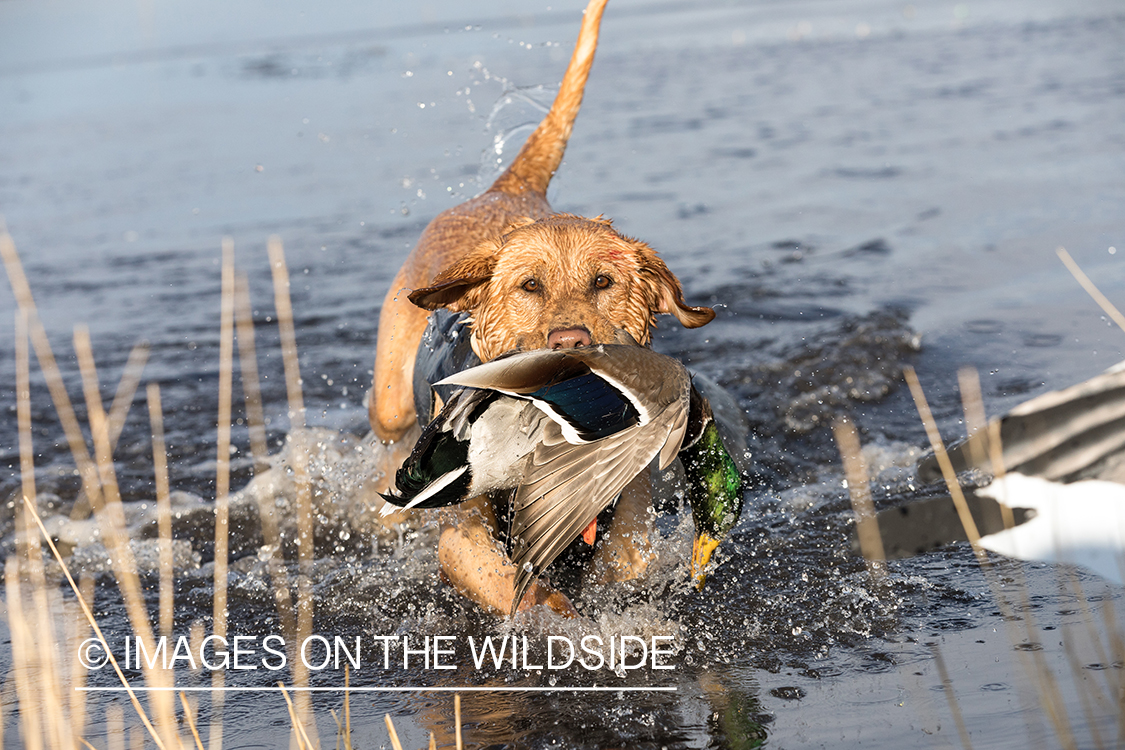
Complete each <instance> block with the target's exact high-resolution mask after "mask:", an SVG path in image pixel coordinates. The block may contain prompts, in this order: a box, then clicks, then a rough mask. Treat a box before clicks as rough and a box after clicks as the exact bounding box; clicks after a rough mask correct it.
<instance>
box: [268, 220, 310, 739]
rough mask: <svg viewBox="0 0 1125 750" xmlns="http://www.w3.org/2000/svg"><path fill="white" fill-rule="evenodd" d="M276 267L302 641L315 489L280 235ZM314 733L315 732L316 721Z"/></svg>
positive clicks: (274, 244) (274, 247)
mask: <svg viewBox="0 0 1125 750" xmlns="http://www.w3.org/2000/svg"><path fill="white" fill-rule="evenodd" d="M268 250H269V258H270V267H271V269H272V270H273V288H274V304H275V306H276V308H277V325H278V329H279V330H280V333H281V353H282V359H283V362H284V366H285V388H286V392H287V394H288V398H289V439H290V440H291V441H292V442H293V444H292V450H291V452H290V453H291V455H292V460H293V479H294V483H295V484H296V490H297V569H298V574H297V640H298V642H301V643H303V642H304V641H305V639H306V638H308V637H309V636H310V635H312V627H313V600H312V584H311V579H310V571H311V569H312V563H313V522H312V491H311V487H310V486H309V476H308V467H307V465H306V463H305V461H306V459H307V456H306V452H305V451H306V449H305V440H306V436H305V434H304V429H305V402H304V396H303V394H302V392H301V370H300V363H299V362H298V360H297V335H296V332H295V330H294V327H293V305H292V302H291V300H290V297H289V268H288V267H287V266H286V263H285V250H284V248H283V247H282V244H281V238H280V237H278V236H277V235H273V236H271V237H270V239H269V243H268ZM308 679H309V678H308V670H307V668H306V667H305V666H304V663H303V661H302V660H297V662H296V663H295V664H294V665H293V682H294V684H296V685H297V686H298V687H307V686H308ZM297 701H298V708H299V709H300V711H299V713H300V715H301V717H303V718H307V719H308V721H309V723H311V724H312V701H311V699H310V697H309V694H308V693H307V692H304V691H302V692H301V693H299V694H298V695H297ZM312 726H313V733H314V734H315V732H316V728H315V724H312Z"/></svg>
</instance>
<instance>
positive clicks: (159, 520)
mask: <svg viewBox="0 0 1125 750" xmlns="http://www.w3.org/2000/svg"><path fill="white" fill-rule="evenodd" d="M147 395H148V419H149V426H150V427H151V428H152V471H153V474H154V475H155V477H156V525H157V530H158V534H159V537H160V634H161V635H163V636H171V635H172V624H173V615H174V608H173V595H174V593H175V586H174V585H173V583H174V582H173V580H172V567H173V557H172V499H171V492H170V491H169V483H168V451H167V448H166V446H165V445H164V410H163V408H162V407H161V405H160V386H159V385H157V384H156V383H149V384H148V392H147Z"/></svg>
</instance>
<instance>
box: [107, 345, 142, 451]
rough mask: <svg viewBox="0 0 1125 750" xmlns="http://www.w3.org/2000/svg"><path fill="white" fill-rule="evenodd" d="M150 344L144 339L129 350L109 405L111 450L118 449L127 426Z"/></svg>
mask: <svg viewBox="0 0 1125 750" xmlns="http://www.w3.org/2000/svg"><path fill="white" fill-rule="evenodd" d="M148 355H149V345H148V342H147V341H142V342H141V343H139V344H137V345H136V346H134V347H133V349H132V351H130V352H129V359H128V361H127V362H126V363H125V369H124V371H123V372H122V373H121V380H120V381H118V383H117V392H116V393H115V394H114V395H113V403H112V404H111V405H110V407H109V446H110V450H111V451H113V450H116V449H117V440H118V438H120V437H121V430H122V429H124V427H125V420H126V419H127V418H128V417H129V408H130V407H131V406H132V405H133V398H134V396H136V394H137V386H138V385H140V382H141V374H142V373H143V372H144V369H145V364H146V363H147V362H148Z"/></svg>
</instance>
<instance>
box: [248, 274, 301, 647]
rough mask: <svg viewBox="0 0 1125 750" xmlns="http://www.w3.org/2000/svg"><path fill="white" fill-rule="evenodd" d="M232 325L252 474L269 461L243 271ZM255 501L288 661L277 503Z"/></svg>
mask: <svg viewBox="0 0 1125 750" xmlns="http://www.w3.org/2000/svg"><path fill="white" fill-rule="evenodd" d="M234 302H235V315H234V319H235V326H236V328H237V332H238V336H237V338H238V369H239V372H240V373H241V375H242V393H243V398H244V401H245V408H246V423H247V428H248V430H249V433H250V455H251V456H252V457H253V460H254V473H255V474H257V471H258V468H259V467H261V466H265V465H266V464H267V462H268V460H269V456H268V450H267V447H266V424H265V417H264V415H263V411H262V389H261V384H260V380H259V376H258V356H257V353H256V347H255V344H254V318H253V313H252V311H251V309H250V283H249V281H248V280H247V278H246V274H244V273H239V274H237V275H236V277H235V281H234ZM255 497H256V498H257V501H258V518H259V521H260V523H261V525H262V539H263V541H264V542H265V544H266V548H267V549H268V550H269V558H268V559H267V560H266V567H267V570H268V571H269V575H270V581H271V583H272V584H273V585H272V588H273V593H274V603H275V604H276V606H277V614H278V618H279V619H280V621H281V633H282V635H283V636H284V638H285V642H286V643H287V644H294V645H291V646H290V649H289V651H290V653H289V656H290V661H293V662H296V661H297V655H296V652H295V650H294V648H295V644H296V637H295V633H296V629H297V624H296V618H295V615H294V614H293V598H292V595H291V594H290V592H289V575H288V574H287V573H286V571H285V564H284V559H283V558H282V555H281V534H280V533H279V532H278V527H277V518H276V517H275V514H276V512H277V503H276V502H270V501H269V500H268V499H267V498H266V497H265V493H262V492H258V493H255Z"/></svg>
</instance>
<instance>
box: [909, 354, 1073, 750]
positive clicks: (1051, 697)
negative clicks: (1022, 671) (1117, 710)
mask: <svg viewBox="0 0 1125 750" xmlns="http://www.w3.org/2000/svg"><path fill="white" fill-rule="evenodd" d="M903 375H904V376H905V378H906V382H907V384H908V385H909V387H910V393H911V395H912V396H913V398H914V404H915V406H916V407H917V409H918V415H919V416H920V417H921V419H922V424H923V426H924V427H925V429H926V436H927V437H928V438H929V440H930V447H931V448H932V449H933V451H934V456H935V458H936V459H937V462H938V466H939V467H940V468H941V474H942V478H943V479H944V480H945V486H946V489H947V490H948V491H949V494H950V497H951V498H952V499H953V504H954V506H955V507H956V508H957V515H958V517H959V518H960V519H961V523H962V525H963V526H964V529H965V535H966V536H967V537H968V538H969V543H970V544H971V545H972V548H973V554H974V555H975V556H976V558H977V562H978V563H979V564H980V566H981V574H982V575H983V576H984V579H985V582H986V583H987V584H988V586H989V588H990V589H991V591H992V596H993V599H995V600H996V603H997V606H998V607H999V609H1000V614H1001V617H1002V619H1003V621H1004V622H1005V623H1008V622H1009V621H1010V619H1011V617H1012V615H1013V613H1012V610H1011V607H1010V606H1009V603H1008V602H1007V600H1006V598H1005V597H1004V596H1003V594H1002V589H1001V587H1000V586H999V585H998V583H997V582H996V581H995V580H993V576H992V575H991V572H992V568H991V563H990V562H989V560H988V556H987V555H986V554H985V552H984V548H983V547H981V546H980V533H979V532H978V530H977V526H976V522H975V521H974V520H973V517H972V514H971V513H970V512H969V506H968V503H967V502H966V501H965V495H964V493H963V492H962V490H961V485H960V483H959V482H958V481H957V474H956V472H955V471H954V469H953V463H952V462H951V461H950V460H949V454H948V453H947V452H946V450H945V444H944V443H943V442H942V439H941V433H940V432H939V431H938V427H937V421H936V420H935V419H934V416H933V412H931V411H930V406H929V403H928V402H927V401H926V394H925V393H924V392H923V391H922V384H921V383H920V382H919V380H918V374H917V373H916V372H915V371H914V368H913V367H910V366H909V365H908V366H906V367H904V368H903ZM996 424H997V425H998V424H999V423H998V422H997V423H996ZM995 438H996V440H995V441H992V440H990V442H991V443H993V444H994V445H998V444H999V430H998V429H997V431H996V434H995ZM992 450H993V452H994V455H997V454H998V449H997V448H993V449H992ZM1001 463H1002V462H1001ZM1024 592H1025V597H1024V599H1025V602H1026V601H1027V598H1026V586H1025V587H1024ZM1022 614H1023V619H1024V622H1025V623H1026V624H1027V633H1028V635H1027V638H1028V640H1029V641H1030V640H1031V639H1032V638H1033V637H1034V625H1033V623H1032V617H1031V609H1030V604H1029V603H1028V604H1027V605H1026V606H1025V607H1024V610H1023V613H1022ZM1009 638H1010V640H1011V641H1012V644H1013V645H1016V641H1015V639H1013V638H1011V637H1010V635H1009ZM1018 653H1020V654H1021V658H1022V657H1023V656H1024V655H1026V654H1028V652H1026V651H1023V650H1019V651H1018ZM1030 658H1031V661H1032V664H1033V668H1029V674H1031V675H1033V682H1034V683H1035V686H1036V689H1037V690H1038V691H1039V702H1040V705H1042V706H1044V707H1045V708H1046V709H1047V715H1048V718H1049V719H1050V720H1051V724H1052V725H1053V727H1054V730H1055V735H1056V736H1057V737H1058V739H1059V740H1060V742H1062V743H1063V745H1064V746H1065V748H1066V750H1075V748H1076V745H1075V742H1074V734H1073V732H1072V731H1071V729H1070V723H1069V720H1068V719H1067V716H1066V710H1065V707H1064V706H1063V703H1062V699H1061V695H1060V694H1059V691H1058V685H1057V683H1056V682H1055V679H1054V675H1053V674H1052V673H1051V671H1050V669H1049V668H1048V667H1047V665H1046V663H1045V662H1044V660H1043V655H1042V653H1040V652H1038V651H1034V652H1030ZM1025 666H1026V664H1025Z"/></svg>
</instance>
